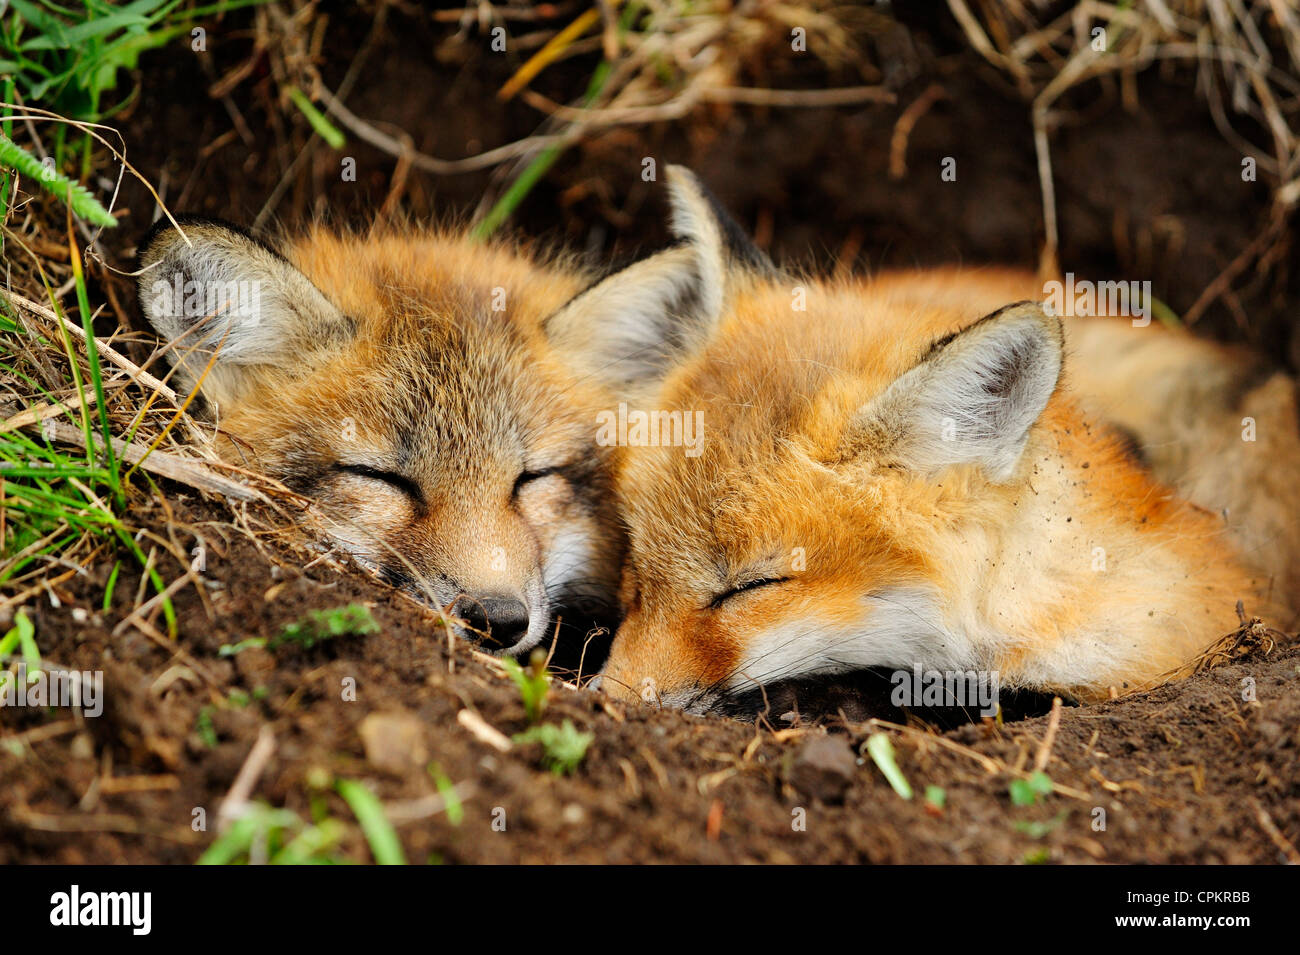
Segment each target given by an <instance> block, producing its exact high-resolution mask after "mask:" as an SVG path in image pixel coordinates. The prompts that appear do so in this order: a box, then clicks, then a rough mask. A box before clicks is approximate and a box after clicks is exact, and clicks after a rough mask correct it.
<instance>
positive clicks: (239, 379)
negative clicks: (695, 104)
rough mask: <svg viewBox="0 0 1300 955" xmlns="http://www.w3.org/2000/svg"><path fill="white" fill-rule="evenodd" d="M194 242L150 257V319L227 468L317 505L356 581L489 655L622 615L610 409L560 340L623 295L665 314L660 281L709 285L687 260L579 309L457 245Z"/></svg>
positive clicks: (579, 300)
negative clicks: (591, 308)
mask: <svg viewBox="0 0 1300 955" xmlns="http://www.w3.org/2000/svg"><path fill="white" fill-rule="evenodd" d="M183 228H184V233H185V234H184V236H182V234H181V233H180V232H178V231H176V230H175V229H171V228H162V229H159V230H156V231H155V232H154V233H153V234H152V235H151V236H150V237H149V239H148V240H147V241H146V242H145V243H144V244H143V245H142V248H141V253H140V260H141V266H142V269H143V271H142V273H141V276H140V280H139V293H140V302H141V306H142V309H143V312H144V314H145V316H146V318H147V319H148V321H149V322H150V323H151V324H152V325H153V327H154V328H155V329H156V330H157V331H158V332H159V334H160V335H161V336H162V337H163V338H164V339H165V340H166V341H167V342H168V343H169V345H168V347H169V353H170V356H171V357H172V359H173V360H174V361H176V362H177V364H178V371H179V373H180V375H181V378H182V380H183V381H184V382H185V383H186V384H187V386H190V387H193V386H195V385H196V384H198V383H199V382H200V381H201V392H202V394H203V396H204V397H205V398H206V399H207V401H208V403H209V404H210V405H211V406H212V408H213V410H214V412H215V415H216V416H217V420H218V422H219V426H220V429H221V434H222V435H223V438H224V439H225V440H224V441H223V444H222V453H223V455H224V456H226V457H227V458H228V459H229V460H231V461H232V462H235V463H244V464H247V465H248V466H251V467H253V468H257V469H261V470H263V471H265V472H266V473H269V474H271V475H273V476H276V477H278V478H280V479H282V480H283V481H284V482H285V483H286V484H287V485H288V486H290V487H291V488H293V489H295V490H297V491H300V492H302V493H303V494H305V495H307V496H309V497H311V498H312V499H314V500H315V501H316V502H317V503H318V508H317V510H318V513H319V514H321V515H322V516H323V517H324V518H325V519H326V520H327V521H328V524H329V528H328V530H329V533H330V535H331V537H332V538H333V539H334V540H335V541H336V542H337V543H339V544H341V545H342V546H344V547H345V548H346V549H347V550H349V551H350V552H351V553H352V554H353V555H354V556H355V557H356V559H357V561H358V562H359V563H361V564H362V565H364V566H367V567H369V568H370V569H371V570H373V571H375V572H376V573H378V574H379V575H381V576H382V577H384V578H386V579H387V580H388V581H389V582H391V583H393V584H394V585H396V586H399V587H401V588H403V589H405V590H407V591H408V592H410V593H411V594H412V595H413V596H416V597H418V598H420V599H425V600H431V602H433V603H435V604H437V605H438V606H440V607H444V608H451V612H452V613H453V614H454V615H455V616H457V617H459V618H461V619H463V620H465V621H466V622H467V623H468V624H469V635H470V636H471V637H472V638H477V637H478V636H480V635H486V636H487V637H488V638H489V640H490V646H491V647H492V648H493V649H498V650H506V651H509V652H519V651H522V650H525V649H527V648H529V647H531V646H533V645H535V644H536V643H538V642H539V641H540V640H541V639H542V638H543V636H545V635H547V634H548V632H549V622H550V619H551V616H552V611H553V609H554V608H556V607H557V606H570V605H575V604H576V605H583V604H595V605H596V606H597V607H599V605H600V604H601V603H605V602H608V603H612V602H613V594H614V590H615V587H616V581H617V572H618V564H619V556H620V545H619V536H618V534H617V533H616V531H615V529H614V522H613V520H612V512H611V511H610V507H611V505H610V501H609V497H610V496H609V494H608V493H607V492H606V490H605V480H604V477H603V473H604V471H603V460H604V457H605V456H606V455H607V453H608V452H607V450H606V449H605V448H602V447H600V446H599V445H598V444H597V443H596V442H595V437H594V430H593V426H592V423H591V422H592V420H593V416H594V415H595V414H596V413H597V411H598V410H599V409H601V408H605V407H608V406H609V404H610V401H609V398H608V395H607V393H606V392H605V391H604V390H603V389H602V388H601V387H599V386H598V385H597V383H596V379H595V378H593V377H592V376H590V375H588V374H584V373H581V372H580V371H579V370H577V369H576V367H575V364H574V362H573V361H572V360H571V359H570V358H568V357H566V354H565V352H564V350H563V349H562V348H561V347H559V346H558V345H557V344H556V342H555V341H554V340H553V339H554V337H555V336H548V335H547V333H546V330H545V329H544V326H543V320H544V319H546V318H547V317H548V316H549V315H551V314H552V313H554V312H556V311H557V310H559V309H560V308H561V306H564V313H565V314H568V315H569V316H574V315H580V314H582V313H583V309H584V307H585V306H584V303H587V302H591V303H595V304H597V305H599V306H601V307H606V306H608V305H609V304H610V303H617V302H618V301H619V300H620V296H621V295H623V294H625V292H627V293H628V294H631V295H632V296H633V297H634V298H635V299H636V300H637V301H639V302H644V303H649V304H648V305H647V307H650V308H655V309H662V308H664V307H666V305H667V302H668V298H669V297H671V295H672V294H674V288H673V286H671V285H669V286H663V287H661V286H660V285H659V284H658V283H659V280H660V273H661V271H665V270H666V271H668V272H669V273H670V274H672V275H675V274H676V272H677V270H680V269H690V268H692V263H693V261H694V259H695V258H696V252H695V246H694V244H693V243H692V242H691V241H689V240H688V241H684V242H683V243H681V244H680V245H679V246H678V247H676V248H673V249H670V250H668V251H667V252H664V253H661V254H660V255H658V256H654V257H652V258H651V259H648V260H646V261H643V262H640V263H638V264H637V265H634V266H632V267H631V268H629V269H627V270H625V271H624V272H622V273H619V274H617V275H614V276H612V277H610V278H609V279H606V280H605V281H604V282H600V283H597V284H595V285H594V286H592V287H590V288H588V289H586V291H582V290H583V288H584V286H585V285H586V280H585V277H584V276H582V275H581V274H579V272H578V271H577V270H575V269H570V268H566V267H564V266H563V265H557V264H551V265H548V266H540V265H538V264H535V263H533V262H531V261H529V260H528V259H526V258H524V257H522V256H521V255H518V254H516V253H514V252H512V251H509V250H506V249H503V248H500V247H495V246H485V245H482V244H477V243H472V242H471V241H469V240H468V239H467V238H465V237H462V236H458V235H455V234H435V235H428V236H411V235H390V236H380V237H373V236H370V237H361V236H357V237H349V236H342V235H336V234H331V233H329V232H326V231H321V230H316V231H313V232H311V233H309V234H307V235H306V236H304V237H302V238H301V239H299V240H297V241H295V242H292V243H290V244H289V245H288V246H287V248H286V250H285V254H284V256H281V255H280V254H278V253H276V252H274V251H272V250H270V249H269V248H267V247H266V246H264V245H262V244H261V243H259V242H257V241H255V240H253V239H252V238H250V237H249V236H247V235H245V234H244V233H242V232H241V231H239V230H237V229H234V228H231V227H228V226H225V225H222V224H219V223H214V222H206V221H186V222H185V223H184V225H183ZM643 287H644V288H643ZM566 303H567V304H566ZM564 325H565V321H564V320H561V322H560V323H559V325H558V326H557V328H559V329H561V330H562V329H563V327H564ZM640 361H641V362H642V363H646V362H650V361H651V356H648V355H647V356H645V357H643V358H642V359H640Z"/></svg>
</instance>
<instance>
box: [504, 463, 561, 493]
mask: <svg viewBox="0 0 1300 955" xmlns="http://www.w3.org/2000/svg"><path fill="white" fill-rule="evenodd" d="M559 473H560V468H559V467H553V468H538V469H537V470H536V471H524V472H522V473H521V474H520V475H519V477H517V478H515V486H514V489H513V490H512V491H511V492H510V493H511V495H512V496H515V497H517V496H518V495H519V492H520V491H521V490H523V487H524V485H525V484H531V483H532V482H533V481H540V480H541V479H542V478H544V477H550V476H551V475H553V474H559Z"/></svg>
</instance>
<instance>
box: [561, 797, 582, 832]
mask: <svg viewBox="0 0 1300 955" xmlns="http://www.w3.org/2000/svg"><path fill="white" fill-rule="evenodd" d="M560 819H562V820H563V821H564V824H565V825H566V826H580V825H582V824H583V823H584V822H586V821H587V810H585V809H583V808H582V807H581V806H579V805H578V804H577V803H576V802H571V803H569V804H568V805H567V806H565V807H564V809H563V810H562V811H561V812H560Z"/></svg>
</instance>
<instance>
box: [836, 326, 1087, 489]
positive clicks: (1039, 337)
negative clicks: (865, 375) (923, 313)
mask: <svg viewBox="0 0 1300 955" xmlns="http://www.w3.org/2000/svg"><path fill="white" fill-rule="evenodd" d="M1062 342H1063V339H1062V331H1061V320H1060V319H1059V318H1056V317H1054V316H1051V315H1048V314H1047V313H1046V312H1045V311H1043V309H1042V307H1041V306H1040V305H1037V304H1034V303H1031V302H1021V303H1020V304H1018V305H1011V306H1008V307H1007V308H1004V309H1002V310H1000V311H998V312H994V313H993V314H992V315H989V316H988V317H986V318H983V319H981V320H980V321H978V322H976V323H975V324H974V325H971V326H969V327H968V328H966V329H964V330H962V331H960V332H958V333H957V334H956V335H954V336H952V337H951V338H949V339H947V340H945V341H944V342H942V343H939V344H936V345H935V347H934V348H932V349H931V350H930V352H929V354H927V355H926V356H925V357H924V358H922V359H921V361H920V362H919V363H918V364H917V365H916V366H915V367H914V368H912V369H911V370H910V371H909V372H907V373H906V374H904V375H903V376H902V377H900V378H898V379H897V380H895V381H894V382H893V384H891V385H890V386H889V387H888V388H886V389H885V391H884V392H883V393H882V394H881V395H880V396H879V397H877V398H876V399H874V400H873V401H870V402H868V403H867V405H866V406H864V407H863V408H862V409H861V410H859V411H858V413H857V414H856V415H855V417H854V420H853V421H852V422H851V424H850V426H849V428H848V430H847V432H846V434H845V448H844V452H845V456H846V457H851V456H853V455H854V454H855V453H856V452H857V451H859V450H865V449H871V450H873V451H875V452H877V453H881V452H883V453H884V454H885V455H887V456H889V457H892V458H894V459H896V460H897V461H898V462H899V463H900V464H902V465H903V466H905V467H907V468H909V469H912V470H916V471H919V472H921V473H935V472H938V471H941V470H943V469H944V468H947V467H952V466H954V465H958V464H978V465H980V466H981V467H982V468H983V469H984V471H985V472H986V473H987V474H988V475H989V477H991V478H992V479H993V480H995V481H1005V480H1007V479H1009V478H1010V477H1011V476H1012V475H1013V474H1014V473H1015V470H1016V466H1017V465H1018V464H1019V462H1020V458H1021V455H1022V453H1023V451H1024V448H1025V443H1026V442H1027V441H1028V439H1029V432H1030V429H1031V428H1032V427H1033V426H1034V423H1035V422H1036V421H1037V420H1038V418H1039V416H1040V415H1041V414H1042V413H1043V409H1044V408H1046V407H1047V402H1048V400H1049V399H1050V398H1051V397H1052V393H1053V392H1054V391H1055V390H1056V385H1057V382H1058V380H1059V379H1060V375H1061V354H1062Z"/></svg>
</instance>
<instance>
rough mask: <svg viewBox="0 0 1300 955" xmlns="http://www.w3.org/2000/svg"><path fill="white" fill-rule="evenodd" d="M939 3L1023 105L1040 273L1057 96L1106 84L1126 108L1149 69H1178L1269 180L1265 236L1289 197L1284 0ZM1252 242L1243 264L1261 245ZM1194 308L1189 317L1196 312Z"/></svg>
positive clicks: (1052, 266) (1297, 145)
mask: <svg viewBox="0 0 1300 955" xmlns="http://www.w3.org/2000/svg"><path fill="white" fill-rule="evenodd" d="M948 6H949V7H950V8H951V10H952V12H953V15H954V16H955V17H956V18H957V20H958V22H959V23H960V24H961V27H962V29H963V31H964V32H965V34H966V37H967V39H968V41H969V42H970V45H971V46H972V48H974V49H975V50H976V51H978V52H979V53H980V54H981V55H982V56H983V57H984V58H985V59H986V60H988V61H989V62H990V63H992V64H993V65H994V66H996V67H998V69H1000V70H1002V71H1004V72H1005V73H1006V74H1007V75H1008V76H1009V77H1010V78H1011V79H1012V81H1013V82H1014V83H1015V85H1016V86H1017V88H1018V89H1019V90H1020V91H1021V93H1022V94H1023V95H1024V96H1025V97H1026V98H1027V99H1029V100H1030V101H1031V102H1032V119H1033V126H1034V143H1035V147H1036V151H1037V156H1038V172H1039V179H1040V183H1041V186H1042V193H1043V216H1044V222H1045V225H1046V232H1047V238H1046V244H1045V246H1044V248H1043V253H1042V260H1041V268H1042V271H1043V272H1044V273H1049V274H1055V273H1056V272H1057V271H1059V270H1058V268H1057V249H1058V247H1059V233H1058V225H1057V216H1056V194H1055V188H1054V185H1053V181H1052V160H1051V150H1050V148H1049V138H1050V133H1051V130H1052V128H1053V127H1054V126H1055V125H1056V124H1057V123H1059V122H1060V121H1061V120H1062V118H1063V117H1064V115H1065V114H1066V113H1067V112H1068V111H1069V109H1070V106H1069V105H1067V102H1069V103H1076V104H1077V98H1068V97H1067V94H1068V93H1070V92H1071V91H1075V90H1080V89H1081V88H1083V87H1087V86H1089V85H1094V86H1095V85H1096V84H1103V85H1104V86H1106V87H1109V88H1110V89H1109V90H1108V91H1107V92H1113V91H1114V89H1115V88H1116V87H1117V89H1118V93H1119V96H1120V97H1121V99H1122V101H1123V103H1124V104H1125V105H1126V106H1127V107H1130V108H1131V107H1133V106H1135V105H1136V103H1137V97H1138V91H1137V85H1136V82H1135V78H1136V76H1137V74H1139V73H1141V72H1142V71H1144V70H1146V69H1149V68H1151V67H1153V66H1159V67H1160V68H1162V69H1166V70H1167V69H1169V68H1170V67H1172V66H1173V65H1174V64H1182V65H1184V66H1187V67H1190V68H1191V73H1190V77H1189V78H1190V80H1191V82H1192V83H1193V84H1194V89H1195V92H1196V94H1197V95H1198V96H1200V97H1202V98H1203V99H1204V100H1205V102H1206V104H1207V106H1208V108H1209V110H1210V113H1211V115H1212V116H1213V117H1214V122H1215V124H1216V125H1217V126H1218V128H1219V130H1220V132H1222V134H1223V136H1224V138H1225V139H1227V141H1228V142H1230V143H1231V144H1232V145H1233V146H1234V147H1235V148H1237V149H1239V150H1240V151H1241V153H1242V156H1243V157H1246V156H1250V157H1253V158H1254V159H1255V160H1256V162H1257V163H1258V168H1259V170H1260V172H1262V173H1264V174H1266V175H1267V176H1269V177H1272V181H1273V195H1274V199H1275V206H1276V210H1277V211H1276V212H1275V214H1274V216H1273V217H1272V219H1271V220H1270V224H1269V225H1268V226H1267V227H1266V235H1267V236H1269V237H1273V238H1275V237H1276V235H1277V233H1278V231H1279V229H1278V225H1277V223H1279V222H1280V221H1282V220H1284V218H1285V216H1286V215H1287V214H1289V213H1290V211H1291V210H1292V209H1293V208H1294V207H1295V205H1296V203H1297V201H1300V139H1298V138H1297V135H1296V129H1297V127H1298V126H1300V79H1298V78H1297V76H1298V75H1300V8H1297V5H1296V3H1295V2H1294V0H1253V2H1252V0H1136V2H1132V3H1104V2H1100V0H1082V2H1080V3H1078V4H1077V5H1075V6H1073V7H1071V8H1070V9H1069V10H1067V11H1066V12H1064V13H1062V14H1060V15H1059V16H1057V17H1055V18H1052V19H1049V18H1047V17H1046V16H1045V13H1044V11H1043V5H1042V4H1040V3H1033V2H1026V0H1006V2H1003V3H988V2H979V3H975V4H970V3H968V2H967V0H948ZM972 6H973V7H974V8H975V9H974V10H973V9H972ZM976 11H978V12H976ZM1256 245H1258V246H1259V247H1258V248H1255V249H1254V250H1253V251H1252V254H1251V259H1252V260H1253V259H1255V258H1258V257H1261V256H1264V255H1266V254H1267V252H1268V250H1269V248H1270V247H1271V246H1272V242H1271V241H1261V242H1259V243H1256ZM1246 264H1248V263H1234V266H1233V268H1235V269H1236V270H1237V271H1240V270H1241V269H1243V268H1244V267H1245V265H1246ZM1197 304H1198V306H1199V307H1198V309H1197V310H1196V311H1197V313H1199V311H1200V310H1201V308H1203V307H1204V305H1203V303H1199V302H1198V303H1197ZM1194 317H1195V316H1192V318H1193V319H1194Z"/></svg>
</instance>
